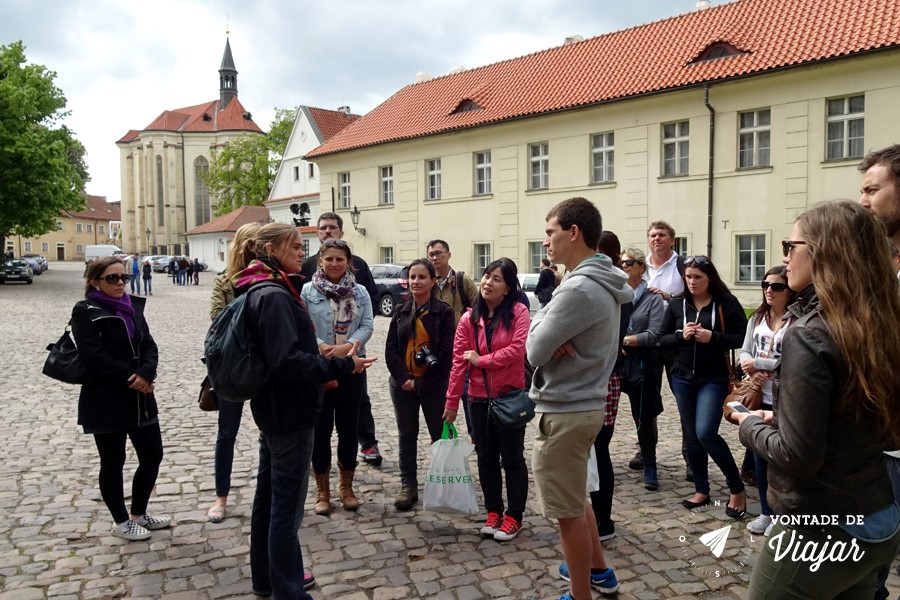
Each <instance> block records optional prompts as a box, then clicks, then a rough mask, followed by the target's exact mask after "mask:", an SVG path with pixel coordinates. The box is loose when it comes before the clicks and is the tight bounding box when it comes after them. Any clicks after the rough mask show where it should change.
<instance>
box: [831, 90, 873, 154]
mask: <svg viewBox="0 0 900 600" xmlns="http://www.w3.org/2000/svg"><path fill="white" fill-rule="evenodd" d="M865 112H866V97H865V96H863V95H860V96H847V97H845V98H832V99H831V100H828V111H827V114H826V117H825V127H826V129H827V132H828V133H827V140H826V145H825V158H826V159H827V160H840V159H844V158H861V157H862V155H863V153H864V147H865V133H866V123H865Z"/></svg>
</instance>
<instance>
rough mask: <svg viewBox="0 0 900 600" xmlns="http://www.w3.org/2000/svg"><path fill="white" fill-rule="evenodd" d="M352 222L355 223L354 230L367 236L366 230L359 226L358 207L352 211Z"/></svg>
mask: <svg viewBox="0 0 900 600" xmlns="http://www.w3.org/2000/svg"><path fill="white" fill-rule="evenodd" d="M350 222H351V223H353V229H355V230H356V231H358V232H359V234H360V235H366V228H365V227H360V226H359V208H357V207H356V206H354V207H353V210H351V211H350Z"/></svg>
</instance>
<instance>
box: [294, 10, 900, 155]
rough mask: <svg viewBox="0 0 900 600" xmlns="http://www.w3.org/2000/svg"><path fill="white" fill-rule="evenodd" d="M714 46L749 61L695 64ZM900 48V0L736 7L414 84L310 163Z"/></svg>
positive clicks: (328, 143)
mask: <svg viewBox="0 0 900 600" xmlns="http://www.w3.org/2000/svg"><path fill="white" fill-rule="evenodd" d="M716 42H727V43H729V44H731V45H732V46H734V47H736V48H738V49H739V50H741V51H743V52H745V54H741V55H738V56H731V57H727V58H721V59H718V60H711V61H706V62H699V63H696V64H691V63H692V62H693V61H694V60H695V59H697V58H698V57H699V56H700V55H701V54H702V52H703V51H704V49H706V48H707V47H709V46H710V45H711V44H714V43H716ZM898 45H900V10H898V8H897V2H896V0H791V1H789V2H786V1H784V0H738V1H736V2H732V3H730V4H724V5H720V6H715V7H712V8H708V9H706V10H699V11H695V12H691V13H687V14H683V15H679V16H676V17H672V18H669V19H664V20H662V21H656V22H653V23H648V24H645V25H640V26H638V27H634V28H631V29H625V30H622V31H617V32H614V33H610V34H606V35H601V36H599V37H595V38H591V39H588V40H585V41H583V42H578V43H573V44H569V45H565V46H560V47H557V48H551V49H549V50H544V51H542V52H537V53H535V54H529V55H527V56H522V57H520V58H514V59H511V60H507V61H504V62H499V63H495V64H492V65H488V66H485V67H480V68H475V69H471V70H468V71H463V72H462V73H458V74H453V75H447V76H444V77H438V78H436V79H433V80H431V81H427V82H424V83H416V84H412V85H408V86H406V87H404V88H403V89H401V90H400V91H398V92H397V93H396V94H394V95H393V96H391V97H390V98H388V99H387V100H386V101H385V102H383V103H382V104H381V105H380V106H378V107H377V108H375V109H374V110H373V111H372V112H370V113H368V114H366V115H365V116H364V117H362V118H361V119H360V120H359V121H356V122H355V123H353V124H352V125H351V126H350V127H347V128H346V129H344V130H343V131H341V132H340V133H338V134H337V135H335V136H334V137H333V138H331V139H330V140H328V141H326V142H325V143H323V144H322V145H321V146H319V147H318V148H316V149H315V150H313V151H311V152H310V153H309V154H307V155H306V158H312V157H316V156H323V155H327V154H332V153H335V152H342V151H346V150H351V149H354V148H361V147H365V146H372V145H376V144H382V143H385V142H391V141H396V140H404V139H411V138H416V137H422V136H427V135H433V134H437V133H442V132H446V131H452V130H458V129H464V128H468V127H474V126H478V125H485V124H489V123H498V122H502V121H506V120H510V119H516V118H522V117H527V116H534V115H538V114H542V113H549V112H554V111H561V110H566V109H571V108H578V107H585V106H590V105H593V104H599V103H603V102H609V101H614V100H621V99H625V98H630V97H635V96H641V95H645V94H653V93H659V92H663V91H672V90H676V89H679V88H685V87H688V86H696V85H702V84H704V83H706V82H714V81H722V80H727V79H732V78H737V77H742V76H749V75H755V74H762V73H766V72H770V71H773V70H778V69H784V68H789V67H794V66H798V65H803V64H809V63H815V62H817V61H823V60H828V59H833V58H838V57H844V56H851V55H854V54H859V53H863V52H868V51H873V50H878V49H885V48H891V47H897V46H898ZM466 100H471V101H473V102H474V103H476V104H478V105H479V106H480V107H482V108H481V110H473V111H468V112H458V113H455V114H454V110H455V109H456V108H457V107H458V106H459V105H460V104H462V103H464V102H465V101H466Z"/></svg>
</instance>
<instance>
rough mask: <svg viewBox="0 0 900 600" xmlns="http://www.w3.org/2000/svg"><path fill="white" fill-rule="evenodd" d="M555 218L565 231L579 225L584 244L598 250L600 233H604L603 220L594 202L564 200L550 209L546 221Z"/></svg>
mask: <svg viewBox="0 0 900 600" xmlns="http://www.w3.org/2000/svg"><path fill="white" fill-rule="evenodd" d="M553 217H556V222H557V223H559V226H560V227H562V228H563V229H571V228H572V225H578V229H580V230H581V236H582V238H584V243H585V244H587V246H588V248H590V249H591V250H596V249H597V244H598V243H599V242H600V232H601V231H603V219H602V218H601V217H600V211H599V210H597V207H596V206H594V203H593V202H591V201H590V200H588V199H587V198H580V197H576V198H569V199H568V200H563V201H562V202H560V203H559V204H557V205H556V206H554V207H553V208H551V209H550V212H548V213H547V217H546V220H547V221H549V220H550V219H552V218H553Z"/></svg>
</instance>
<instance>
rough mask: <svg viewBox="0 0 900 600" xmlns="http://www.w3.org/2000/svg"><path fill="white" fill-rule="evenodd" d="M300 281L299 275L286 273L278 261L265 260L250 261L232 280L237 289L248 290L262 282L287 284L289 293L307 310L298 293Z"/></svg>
mask: <svg viewBox="0 0 900 600" xmlns="http://www.w3.org/2000/svg"><path fill="white" fill-rule="evenodd" d="M299 279H300V276H299V275H293V274H290V273H285V272H284V271H283V270H282V269H281V264H280V263H279V262H278V261H277V260H275V259H268V258H264V259H257V260H252V261H250V264H249V265H247V268H245V269H244V270H242V271H239V272H238V273H237V274H235V275H234V276H233V277H232V278H231V283H232V284H233V285H234V287H235V289H238V288H248V287H250V286H252V285H254V284H257V283H259V282H261V281H274V282H277V283H285V284H286V286H287V288H288V291H289V292H291V294H292V295H293V296H294V298H296V299H297V301H298V302H299V303H300V305H301V306H303V308H304V309H306V305H305V304H303V300H301V299H300V294H299V293H298V292H297V288H298V286H299V285H300V282H299V281H298V280H299Z"/></svg>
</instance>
